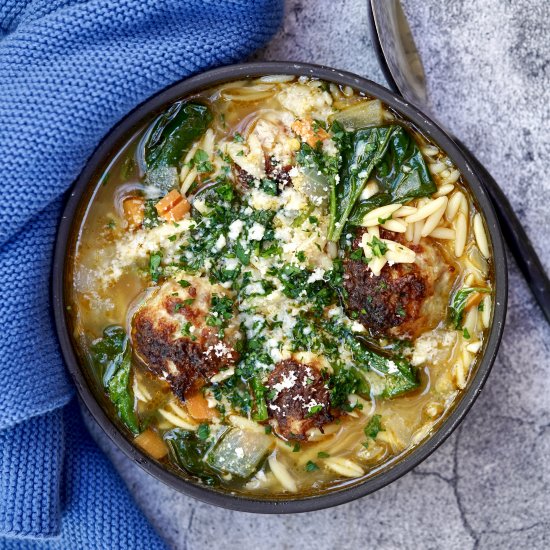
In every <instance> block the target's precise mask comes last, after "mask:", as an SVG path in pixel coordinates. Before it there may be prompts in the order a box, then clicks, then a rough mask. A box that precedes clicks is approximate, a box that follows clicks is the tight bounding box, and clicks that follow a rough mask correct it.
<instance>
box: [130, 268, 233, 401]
mask: <svg viewBox="0 0 550 550" xmlns="http://www.w3.org/2000/svg"><path fill="white" fill-rule="evenodd" d="M187 279H188V280H189V282H190V283H191V286H188V287H187V288H182V287H181V286H180V285H179V284H178V283H176V282H174V281H168V282H166V283H164V284H163V285H162V286H161V287H160V288H159V289H158V290H157V291H156V292H155V294H153V296H151V297H150V298H149V299H148V300H146V302H145V303H144V304H143V305H142V306H141V307H140V309H139V310H138V311H137V313H136V314H135V315H134V317H133V320H132V342H133V345H134V350H135V353H136V355H137V357H138V358H139V359H140V360H141V361H143V363H144V364H145V365H146V366H147V368H148V369H149V370H150V371H151V372H152V373H153V374H155V375H156V376H158V377H160V378H162V379H165V380H167V381H168V382H169V383H170V386H171V388H172V391H173V392H174V394H175V395H176V396H177V397H178V398H179V399H181V400H182V401H183V400H185V394H186V392H188V391H189V390H190V389H192V388H195V387H200V386H202V385H203V384H204V382H205V381H206V380H207V379H208V378H209V377H210V376H212V375H214V374H216V373H217V372H219V371H220V370H221V369H223V368H227V367H230V366H232V365H233V364H234V363H235V362H236V360H237V358H238V354H237V352H236V351H235V348H234V346H235V344H236V340H237V339H238V337H239V334H238V331H237V328H236V321H231V322H230V325H229V326H228V327H227V328H226V329H225V335H224V338H223V339H221V338H219V335H218V333H217V330H216V329H215V328H214V327H210V326H208V325H207V324H206V318H207V316H208V314H209V309H210V302H211V298H212V294H213V292H214V291H215V292H216V293H218V291H219V293H222V292H225V291H224V289H223V288H222V287H219V288H218V286H217V285H215V286H213V285H210V283H209V282H208V281H206V280H203V279H199V278H192V279H189V278H187Z"/></svg>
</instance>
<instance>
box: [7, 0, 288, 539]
mask: <svg viewBox="0 0 550 550" xmlns="http://www.w3.org/2000/svg"><path fill="white" fill-rule="evenodd" d="M281 13H282V0H202V1H201V0H171V1H170V0H4V1H2V2H0V289H1V296H2V299H1V302H0V304H1V305H0V327H1V328H0V360H1V371H0V376H1V384H2V386H1V390H0V547H2V548H4V547H6V548H12V547H14V548H15V547H17V548H22V547H33V548H34V547H38V546H42V545H44V546H46V547H52V548H67V549H71V550H73V549H77V548H78V549H81V548H94V549H96V548H97V549H100V548H101V549H103V548H109V549H115V548H125V549H126V548H131V549H135V548H147V549H152V548H157V547H161V546H162V543H161V541H160V539H159V538H158V537H157V535H156V534H155V533H154V531H153V530H152V528H151V527H150V526H149V524H148V523H147V522H146V520H145V519H144V518H143V516H142V515H141V513H140V512H139V510H138V509H137V508H136V506H135V504H134V503H133V501H132V499H131V497H130V495H129V493H128V491H127V490H126V488H125V486H124V484H123V483H122V482H121V480H120V479H119V478H118V476H117V475H116V473H115V472H114V470H113V468H112V466H111V464H110V463H109V462H108V461H107V459H106V458H105V457H104V456H103V455H102V453H101V452H100V451H99V450H98V448H97V447H96V446H95V444H94V443H93V441H92V440H91V438H90V436H89V435H88V434H87V432H86V430H84V429H83V424H82V420H81V418H80V416H79V414H78V410H77V407H76V405H75V404H74V403H70V402H71V400H73V401H74V397H73V396H74V392H73V388H72V385H71V382H70V380H69V379H68V377H67V375H66V373H65V369H64V366H63V363H62V359H61V356H60V352H59V348H58V344H57V339H56V336H55V332H54V328H53V322H52V313H51V307H50V302H49V300H50V290H49V289H50V272H51V259H52V248H53V244H54V240H55V233H56V227H57V224H58V221H59V215H60V211H61V207H62V203H63V195H64V193H65V191H67V190H68V189H69V187H70V186H71V183H72V182H73V181H74V180H75V178H76V176H77V175H78V173H79V172H80V170H81V169H82V167H83V165H84V163H85V161H86V159H87V158H88V157H89V155H90V154H91V152H92V151H93V150H94V148H95V146H96V145H97V144H98V142H99V141H100V140H101V138H102V137H103V136H104V135H105V133H106V132H107V131H108V130H109V129H110V128H111V127H112V126H113V125H114V124H115V123H116V122H117V121H118V120H119V119H120V118H122V117H123V116H124V115H125V114H126V113H127V112H129V111H130V110H131V109H132V108H133V107H135V106H136V105H137V104H139V103H140V102H142V101H143V100H145V99H146V98H148V97H149V96H151V95H152V94H154V93H155V92H157V91H158V90H160V89H162V88H164V87H165V86H167V85H169V84H171V83H172V82H175V81H177V80H179V79H181V78H183V77H185V76H187V75H189V74H191V73H196V72H198V71H200V70H202V69H205V68H208V67H211V66H214V65H220V64H226V63H230V62H234V61H237V60H239V59H242V58H243V57H245V56H247V55H249V54H250V53H251V52H252V51H254V50H255V49H256V48H258V47H259V46H261V45H263V44H264V43H265V42H266V41H267V40H268V39H269V38H270V37H271V36H272V34H273V33H274V31H275V30H276V29H277V27H278V25H279V23H280V19H281Z"/></svg>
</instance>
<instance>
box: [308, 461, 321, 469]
mask: <svg viewBox="0 0 550 550" xmlns="http://www.w3.org/2000/svg"><path fill="white" fill-rule="evenodd" d="M318 469H319V466H317V464H315V462H313V461H312V460H308V461H307V464H306V472H314V471H315V470H318Z"/></svg>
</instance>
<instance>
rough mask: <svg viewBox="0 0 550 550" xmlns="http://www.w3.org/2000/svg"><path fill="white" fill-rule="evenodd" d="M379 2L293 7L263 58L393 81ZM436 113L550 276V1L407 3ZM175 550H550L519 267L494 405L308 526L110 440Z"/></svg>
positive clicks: (307, 519)
mask: <svg viewBox="0 0 550 550" xmlns="http://www.w3.org/2000/svg"><path fill="white" fill-rule="evenodd" d="M366 4H367V0H345V1H344V0H341V1H338V0H287V9H286V16H285V20H284V26H283V28H282V30H281V31H280V32H279V33H278V34H277V36H276V37H275V38H274V40H273V41H272V43H271V44H270V45H269V46H268V47H267V48H266V49H265V50H263V51H261V52H259V53H258V54H257V56H256V57H257V58H258V59H278V60H285V59H291V60H296V61H310V62H315V63H322V64H326V65H331V66H334V67H338V68H342V69H347V70H350V71H353V72H356V73H359V74H361V75H366V76H368V77H370V78H371V79H373V80H376V81H378V82H381V83H384V79H383V77H382V74H381V72H380V70H379V69H378V67H377V63H376V60H375V58H374V55H373V52H372V49H371V45H370V40H369V37H368V32H367V11H366ZM403 5H404V7H405V10H406V12H407V14H408V16H409V19H410V22H411V26H412V29H413V33H414V36H415V39H416V42H417V45H418V47H419V50H420V52H421V54H422V58H423V61H424V64H425V68H426V72H427V77H428V81H429V90H430V95H431V99H432V102H433V108H434V111H435V112H436V114H437V116H438V117H439V118H440V119H441V120H442V121H444V122H445V124H446V125H447V126H448V127H449V128H450V129H452V131H453V132H455V133H456V134H457V135H458V136H460V137H461V138H462V139H463V141H464V142H465V143H466V144H467V145H468V146H469V147H470V149H472V150H473V151H475V152H476V153H477V154H478V157H479V158H480V160H481V161H482V162H484V163H485V165H486V166H487V167H488V168H489V170H490V171H491V172H492V174H493V175H494V176H495V178H496V179H497V181H499V182H500V184H501V186H502V187H503V188H504V190H505V191H506V193H507V195H508V197H509V198H510V200H511V202H512V203H513V205H514V207H515V208H516V210H517V212H518V213H519V215H520V217H521V219H522V220H523V222H524V223H525V225H526V227H527V231H528V233H529V235H530V236H531V238H532V239H533V241H534V243H535V246H536V248H537V250H538V251H539V253H540V254H541V256H542V258H543V262H544V264H545V266H546V268H547V269H548V270H550V238H549V233H550V213H549V205H550V170H549V168H548V167H549V166H550V2H549V1H548V0H513V1H512V0H452V1H446V2H442V1H441V0H404V1H403ZM95 431H96V435H97V436H98V437H99V439H100V442H101V445H102V446H103V447H104V448H105V449H106V451H107V452H108V453H109V455H110V456H111V457H112V459H113V461H114V462H115V464H116V466H117V468H118V469H119V470H120V473H121V474H122V476H123V477H124V479H125V480H126V482H127V483H128V485H129V487H130V489H131V490H132V492H133V493H134V494H135V497H136V499H137V502H138V503H139V505H140V506H141V508H142V509H143V510H144V512H145V513H146V514H147V516H148V517H149V518H150V520H151V521H152V523H153V524H154V525H155V527H156V528H157V529H158V531H159V532H160V533H161V535H162V536H163V537H164V538H165V539H166V541H167V542H168V544H169V545H170V546H171V547H173V548H179V549H190V550H202V549H206V548H208V549H218V548H219V549H224V550H231V549H237V548H238V549H245V548H254V549H264V548H272V549H279V548H301V549H309V548H312V549H315V550H323V549H329V548H346V549H347V548H365V547H369V548H379V549H393V548H400V549H408V548H411V549H417V548H421V549H427V548H445V549H447V548H460V549H470V548H488V549H489V548H490V549H500V548H526V549H527V548H528V549H534V548H550V328H549V327H548V325H547V324H546V323H545V321H544V318H543V316H542V314H541V312H540V311H539V309H538V307H537V305H536V304H535V303H534V301H533V299H532V297H531V295H530V293H529V291H528V289H527V287H526V285H525V282H524V281H523V279H522V278H521V276H520V275H519V273H518V270H517V269H516V267H515V265H514V263H513V261H511V262H510V299H509V310H508V320H507V325H506V331H505V335H504V340H503V342H502V346H501V349H500V353H499V356H498V359H497V361H496V364H495V366H494V368H493V371H492V374H491V376H490V378H489V381H488V383H487V385H486V387H485V390H484V391H483V393H482V395H481V397H480V398H479V399H478V401H477V402H476V404H475V406H474V407H473V409H472V411H471V412H470V414H469V415H468V417H467V418H466V420H465V421H464V422H463V423H462V425H461V426H460V428H459V429H458V430H457V431H456V432H455V433H454V435H453V436H452V437H451V438H450V439H449V440H448V441H447V442H446V443H445V444H444V445H443V446H442V447H441V448H440V449H439V450H438V451H437V452H436V453H435V454H434V455H432V456H431V457H430V458H429V459H428V460H426V461H425V462H424V463H423V464H422V465H420V466H419V467H417V468H416V469H415V470H414V471H412V472H410V473H409V474H407V475H406V476H404V477H403V478H401V479H400V480H398V481H397V482H395V483H393V484H392V485H391V486H389V487H386V488H385V489H383V490H381V491H379V492H378V493H376V494H374V495H371V496H369V497H366V498H364V499H362V500H359V501H356V502H353V503H351V504H347V505H343V506H340V507H338V508H334V509H330V510H324V511H320V512H314V513H309V514H305V515H299V516H260V515H254V514H244V513H237V512H230V511H226V510H222V509H219V508H215V507H212V506H209V505H206V504H202V503H199V502H197V501H194V500H192V499H190V498H186V497H184V496H182V495H180V494H178V493H176V492H175V491H173V490H171V489H169V488H168V487H166V486H164V485H163V484H161V483H160V482H157V481H156V480H154V479H153V478H152V477H150V476H149V475H147V474H146V473H144V472H143V471H141V469H140V468H139V467H137V466H136V465H134V464H132V463H131V462H130V461H129V460H128V459H126V458H125V457H124V456H122V454H121V453H120V452H118V451H116V450H115V449H114V448H113V446H112V444H111V443H110V442H108V441H107V440H106V439H105V437H104V436H101V434H98V433H97V430H95Z"/></svg>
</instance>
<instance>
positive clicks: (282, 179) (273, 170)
mask: <svg viewBox="0 0 550 550" xmlns="http://www.w3.org/2000/svg"><path fill="white" fill-rule="evenodd" d="M291 168H292V166H290V165H286V166H281V165H280V164H278V163H276V162H275V161H274V160H273V159H272V158H271V157H269V156H267V155H266V156H265V173H266V177H267V178H269V179H270V180H273V181H274V182H275V183H276V184H277V187H278V188H279V189H284V188H285V187H286V186H288V185H292V179H291V177H290V174H289V172H290V169H291ZM233 176H234V177H235V181H236V183H237V186H238V187H240V188H241V190H243V191H248V190H249V189H250V188H251V187H254V176H252V175H251V174H249V173H248V172H247V171H246V170H244V169H243V168H241V167H240V166H239V165H238V164H233Z"/></svg>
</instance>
